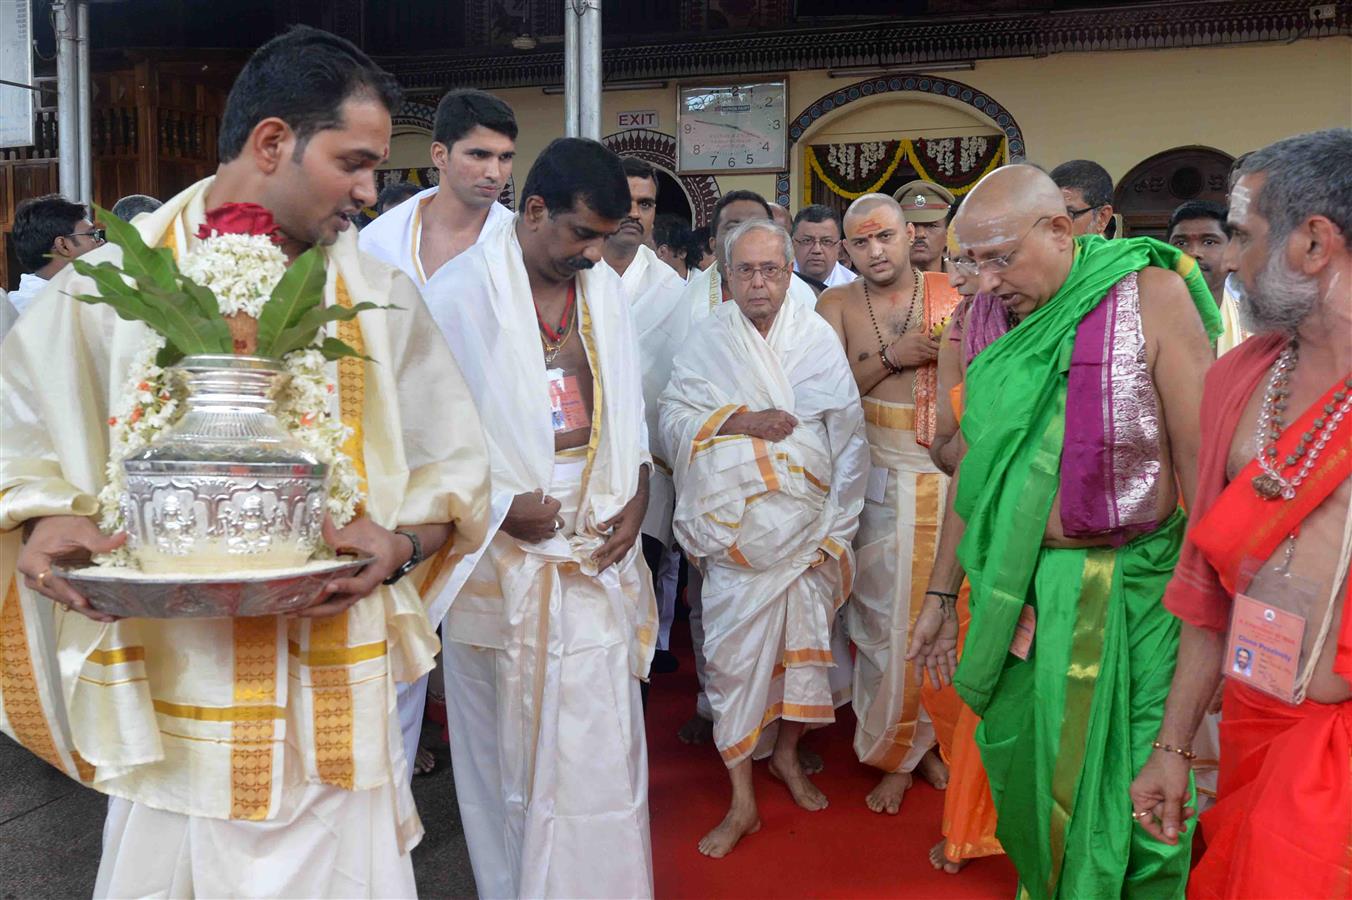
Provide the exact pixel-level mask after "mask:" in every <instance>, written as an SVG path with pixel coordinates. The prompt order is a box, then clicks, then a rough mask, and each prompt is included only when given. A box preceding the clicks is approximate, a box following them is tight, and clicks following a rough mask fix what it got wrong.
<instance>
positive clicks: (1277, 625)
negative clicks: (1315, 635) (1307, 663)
mask: <svg viewBox="0 0 1352 900" xmlns="http://www.w3.org/2000/svg"><path fill="white" fill-rule="evenodd" d="M1304 640H1305V617H1304V616H1300V615H1297V614H1296V613H1293V612H1289V611H1287V610H1284V609H1279V608H1278V607H1276V606H1273V605H1270V604H1267V603H1263V602H1262V601H1260V600H1258V599H1256V598H1254V597H1250V596H1249V595H1247V594H1236V595H1235V603H1234V608H1233V610H1232V611H1231V613H1230V638H1229V640H1228V641H1226V644H1225V657H1224V659H1223V660H1222V672H1223V673H1224V674H1225V677H1226V678H1233V679H1234V680H1235V681H1238V682H1240V683H1241V684H1244V685H1247V686H1248V687H1251V688H1253V689H1254V690H1258V691H1262V692H1263V693H1265V694H1268V695H1269V696H1272V697H1276V698H1277V699H1278V700H1281V701H1282V702H1284V703H1290V704H1292V705H1295V704H1297V703H1299V702H1300V700H1301V699H1302V698H1301V697H1298V696H1297V693H1296V690H1297V683H1298V681H1299V678H1300V661H1301V660H1300V654H1301V647H1302V646H1303V643H1304Z"/></svg>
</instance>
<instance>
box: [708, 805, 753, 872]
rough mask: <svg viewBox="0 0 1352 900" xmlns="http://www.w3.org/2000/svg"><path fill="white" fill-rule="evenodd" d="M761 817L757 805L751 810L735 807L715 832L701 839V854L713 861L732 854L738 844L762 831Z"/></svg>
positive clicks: (750, 808)
mask: <svg viewBox="0 0 1352 900" xmlns="http://www.w3.org/2000/svg"><path fill="white" fill-rule="evenodd" d="M760 827H761V823H760V816H759V815H758V814H757V813H756V807H755V804H752V805H751V806H750V807H749V808H742V807H739V806H735V805H734V806H733V807H732V808H731V809H729V810H728V814H727V815H726V816H724V817H723V821H722V822H719V823H718V825H717V827H715V828H714V830H713V831H711V832H709V833H708V834H706V835H705V836H704V837H702V838H700V842H699V852H700V853H703V854H704V855H705V856H708V857H712V858H713V859H722V858H723V857H725V856H727V855H728V854H729V853H731V852H732V848H733V847H736V846H737V842H738V841H740V840H741V839H742V838H744V837H746V836H747V835H748V834H755V833H756V832H758V831H760Z"/></svg>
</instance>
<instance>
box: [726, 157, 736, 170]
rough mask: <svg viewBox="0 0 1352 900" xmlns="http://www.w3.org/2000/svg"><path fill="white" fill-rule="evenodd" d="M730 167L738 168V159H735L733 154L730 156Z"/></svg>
mask: <svg viewBox="0 0 1352 900" xmlns="http://www.w3.org/2000/svg"><path fill="white" fill-rule="evenodd" d="M728 168H729V169H735V168H737V160H735V159H733V158H732V157H731V156H729V157H728Z"/></svg>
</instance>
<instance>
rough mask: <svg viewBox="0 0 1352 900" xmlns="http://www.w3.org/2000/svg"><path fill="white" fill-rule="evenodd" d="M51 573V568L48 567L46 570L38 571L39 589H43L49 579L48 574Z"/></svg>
mask: <svg viewBox="0 0 1352 900" xmlns="http://www.w3.org/2000/svg"><path fill="white" fill-rule="evenodd" d="M50 574H52V570H51V569H48V570H47V571H45V572H39V573H38V590H42V589H43V588H44V587H45V585H44V582H45V581H46V580H47V576H48V575H50Z"/></svg>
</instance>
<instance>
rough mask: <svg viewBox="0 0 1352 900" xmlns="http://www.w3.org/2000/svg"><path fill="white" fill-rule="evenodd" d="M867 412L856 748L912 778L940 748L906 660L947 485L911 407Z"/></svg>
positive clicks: (856, 629) (854, 612)
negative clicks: (868, 470) (919, 438)
mask: <svg viewBox="0 0 1352 900" xmlns="http://www.w3.org/2000/svg"><path fill="white" fill-rule="evenodd" d="M863 404H864V421H865V423H866V427H867V433H868V442H869V451H870V455H871V458H872V463H873V469H872V474H871V477H870V486H871V490H870V493H869V497H868V500H867V502H866V503H865V504H864V512H863V513H862V515H860V517H859V533H858V534H857V535H856V536H855V540H854V547H855V555H856V558H857V559H858V563H859V573H858V576H857V577H856V579H855V584H854V595H853V597H852V598H851V600H850V603H849V605H848V606H847V607H846V620H847V627H848V629H849V633H850V638H851V640H853V641H854V645H855V647H856V648H857V649H858V654H857V656H856V658H855V668H854V714H855V719H856V722H857V724H856V727H855V735H854V749H855V753H856V754H858V756H859V759H860V761H861V762H865V763H868V764H869V765H871V766H876V767H877V768H879V769H882V770H883V771H885V772H910V771H912V770H913V769H914V768H915V767H916V765H917V764H919V762H920V760H921V758H922V757H923V756H924V755H925V753H926V752H928V751H929V750H930V748H931V747H933V746H934V745H935V742H936V741H935V734H934V726H933V724H932V723H931V722H930V717H929V715H928V714H927V713H926V710H925V707H924V704H923V698H922V696H921V687H922V685H921V679H920V678H919V677H917V676H916V674H915V668H914V666H913V665H912V664H911V663H908V662H906V660H905V655H906V648H907V645H908V644H909V642H910V638H911V626H912V624H913V623H914V622H915V619H916V616H918V615H919V614H920V608H921V606H922V604H923V603H924V600H925V589H926V588H927V587H928V585H929V576H930V571H931V569H933V567H934V554H935V548H936V546H937V542H938V535H939V524H940V520H941V518H942V512H943V508H944V492H945V490H946V488H947V481H948V479H947V477H946V476H944V475H943V473H941V472H940V471H939V469H938V468H936V467H935V465H934V463H933V462H931V461H930V457H929V453H928V452H927V451H926V450H925V448H924V447H921V446H920V445H919V444H917V443H916V442H915V409H914V407H912V406H911V405H909V404H900V403H888V402H885V401H881V400H876V399H874V398H872V397H865V398H864V401H863ZM884 485H885V487H883V490H882V492H881V494H879V492H878V489H879V487H882V486H884Z"/></svg>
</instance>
